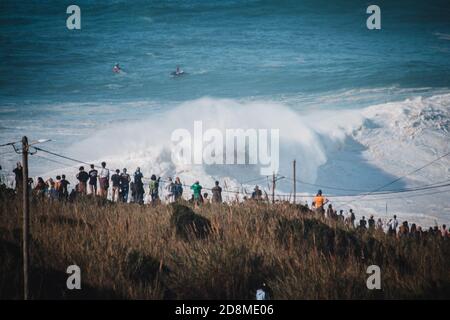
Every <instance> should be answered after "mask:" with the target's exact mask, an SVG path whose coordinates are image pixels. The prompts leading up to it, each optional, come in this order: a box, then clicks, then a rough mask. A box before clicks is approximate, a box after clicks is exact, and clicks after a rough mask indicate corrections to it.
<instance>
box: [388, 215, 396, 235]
mask: <svg viewBox="0 0 450 320" xmlns="http://www.w3.org/2000/svg"><path fill="white" fill-rule="evenodd" d="M388 227H389V230H388V233H389V234H392V235H396V234H397V227H398V220H397V216H395V215H394V219H391V220H389V223H388Z"/></svg>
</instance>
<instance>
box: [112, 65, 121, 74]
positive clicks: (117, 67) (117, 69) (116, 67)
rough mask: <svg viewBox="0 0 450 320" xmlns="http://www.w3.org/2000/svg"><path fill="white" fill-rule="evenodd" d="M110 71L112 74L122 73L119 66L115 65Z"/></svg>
mask: <svg viewBox="0 0 450 320" xmlns="http://www.w3.org/2000/svg"><path fill="white" fill-rule="evenodd" d="M112 71H113V72H114V73H119V72H120V71H122V69H121V68H120V66H119V64H118V63H116V64H115V65H114V67H113V69H112Z"/></svg>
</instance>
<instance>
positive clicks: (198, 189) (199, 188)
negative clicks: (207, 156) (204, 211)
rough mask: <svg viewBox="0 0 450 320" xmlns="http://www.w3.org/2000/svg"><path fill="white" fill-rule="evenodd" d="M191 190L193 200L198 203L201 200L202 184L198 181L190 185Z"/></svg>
mask: <svg viewBox="0 0 450 320" xmlns="http://www.w3.org/2000/svg"><path fill="white" fill-rule="evenodd" d="M191 190H192V191H193V192H194V201H195V202H196V203H197V204H198V203H200V202H201V201H202V186H201V185H200V183H199V182H198V181H195V183H194V184H193V185H192V186H191Z"/></svg>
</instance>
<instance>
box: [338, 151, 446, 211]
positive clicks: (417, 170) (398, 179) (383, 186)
mask: <svg viewBox="0 0 450 320" xmlns="http://www.w3.org/2000/svg"><path fill="white" fill-rule="evenodd" d="M449 154H450V152H447V153H446V154H444V155H442V156H440V157H438V158H436V159H434V160H432V161H430V162H428V163H426V164H424V165H423V166H421V167H419V168H417V169H415V170H413V171H411V172H409V173H407V174H405V175H403V176H401V177H398V178H396V179H394V180H392V181H391V182H389V183H386V184H384V185H382V186H381V187H379V188H376V189H374V190H373V191H370V192H368V193H366V194H363V195H361V198H360V199H362V198H364V197H366V196H368V195H370V194H372V193H374V192H377V191H380V190H382V189H384V188H386V187H388V186H390V185H392V184H394V183H396V182H398V181H400V180H401V179H403V178H406V177H407V176H409V175H411V174H413V173H416V172H419V171H420V170H422V169H424V168H426V167H428V166H430V165H432V164H433V163H435V162H437V161H439V160H441V159H442V158H445V157H447V156H448V155H449ZM356 200H358V199H355V200H352V201H349V202H347V203H344V204H343V205H348V204H350V203H352V202H355V201H356Z"/></svg>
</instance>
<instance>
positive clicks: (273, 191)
mask: <svg viewBox="0 0 450 320" xmlns="http://www.w3.org/2000/svg"><path fill="white" fill-rule="evenodd" d="M275 183H276V181H275V173H273V175H272V203H275Z"/></svg>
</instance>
